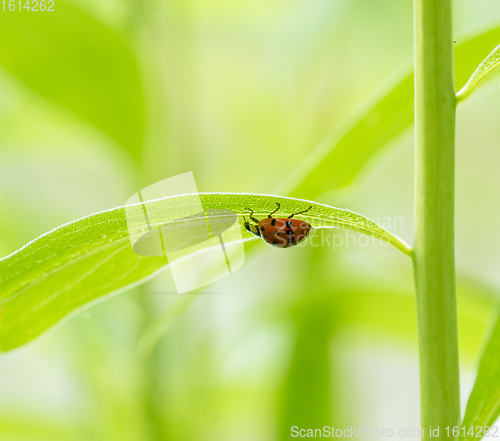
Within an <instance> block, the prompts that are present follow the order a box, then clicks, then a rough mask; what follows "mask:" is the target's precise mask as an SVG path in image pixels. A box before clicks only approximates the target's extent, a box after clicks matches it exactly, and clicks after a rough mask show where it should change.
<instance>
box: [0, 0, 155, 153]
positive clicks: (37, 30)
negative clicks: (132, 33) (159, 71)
mask: <svg viewBox="0 0 500 441" xmlns="http://www.w3.org/2000/svg"><path fill="white" fill-rule="evenodd" d="M23 4H24V3H23ZM17 7H18V3H16V8H17ZM0 64H1V65H2V66H3V67H4V68H5V69H6V70H7V71H8V72H10V73H11V74H12V75H14V76H15V77H17V78H18V79H19V80H21V81H22V82H23V83H24V84H25V85H26V86H28V87H29V88H30V89H32V90H33V91H35V92H36V93H38V94H40V95H41V96H43V97H44V98H46V99H47V100H49V101H51V102H53V103H56V104H58V105H61V106H63V107H65V108H66V109H69V110H70V111H72V112H74V113H76V114H77V115H79V116H80V117H81V118H83V119H84V120H85V121H87V122H88V123H90V124H92V125H94V126H95V127H97V128H99V129H100V130H102V131H103V132H105V133H106V134H107V135H109V136H110V137H111V138H113V139H114V140H115V141H117V142H118V143H119V144H120V145H121V146H122V147H123V148H124V149H126V150H127V151H128V152H129V153H130V154H131V155H132V156H133V157H134V158H135V159H138V158H140V156H141V147H142V141H143V136H144V127H145V114H144V111H145V105H144V95H143V91H142V85H141V79H140V75H139V68H138V65H137V61H136V59H135V57H134V55H133V53H132V51H131V49H130V47H129V46H128V45H127V43H126V41H125V40H124V39H123V38H122V37H121V36H120V35H119V34H118V33H117V32H116V31H115V30H113V29H111V28H109V27H108V26H106V25H104V24H103V23H101V22H99V21H97V20H96V19H94V18H92V17H91V16H89V15H87V14H86V13H85V12H83V11H82V10H80V9H78V8H77V7H75V6H73V5H71V4H69V3H67V2H65V1H63V0H60V1H56V4H55V5H54V12H47V11H45V12H32V11H30V12H27V11H25V10H23V11H22V12H19V11H15V12H12V11H8V12H2V13H0Z"/></svg>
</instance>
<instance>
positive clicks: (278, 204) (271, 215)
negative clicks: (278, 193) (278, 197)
mask: <svg viewBox="0 0 500 441" xmlns="http://www.w3.org/2000/svg"><path fill="white" fill-rule="evenodd" d="M276 205H277V206H278V208H276V210H274V211H272V212H271V213H269V216H267V217H269V218H271V217H273V214H274V213H276V212H277V211H278V210H279V209H280V207H281V205H280V203H279V202H276Z"/></svg>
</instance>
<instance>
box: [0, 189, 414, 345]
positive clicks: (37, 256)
mask: <svg viewBox="0 0 500 441" xmlns="http://www.w3.org/2000/svg"><path fill="white" fill-rule="evenodd" d="M199 198H201V203H202V204H203V207H204V209H205V210H207V211H208V210H218V209H224V210H230V211H232V212H234V213H236V214H239V215H242V214H248V211H247V210H246V208H245V207H250V208H251V209H253V210H254V211H255V213H254V215H256V216H258V215H267V214H268V213H270V212H271V211H272V210H273V209H274V208H275V207H276V203H277V202H279V203H280V204H281V210H280V212H279V213H276V216H279V215H280V214H282V215H283V216H286V215H288V214H291V213H295V212H298V211H302V210H304V209H306V208H308V207H309V206H312V208H311V210H309V211H308V212H307V216H303V217H304V218H305V219H307V221H308V222H309V223H310V224H311V225H312V226H313V227H316V228H345V229H349V230H353V231H357V232H360V233H364V234H366V235H369V236H372V237H375V238H378V239H380V240H383V241H386V242H388V243H390V244H391V245H393V246H394V247H395V248H397V249H399V250H400V251H402V252H403V253H405V254H407V255H409V254H410V252H411V248H410V247H409V246H408V245H407V244H406V243H405V242H403V241H402V240H401V239H399V238H398V237H397V236H394V235H393V234H391V233H389V232H388V231H387V230H385V229H383V228H382V227H380V226H378V225H377V224H375V223H374V222H372V221H370V220H369V219H367V218H365V217H363V216H361V215H359V214H356V213H353V212H351V211H349V210H342V209H339V208H334V207H330V206H328V205H323V204H318V203H314V202H310V201H305V200H300V199H292V198H285V197H279V196H271V195H256V194H245V193H201V194H198V193H196V194H187V195H179V196H171V197H167V198H163V199H156V200H153V201H148V202H144V203H139V204H135V205H129V206H127V208H125V207H119V208H115V209H112V210H109V211H105V212H101V213H97V214H94V215H91V216H88V217H85V218H82V219H79V220H77V221H74V222H70V223H68V224H65V225H63V226H61V227H58V228H56V229H54V230H52V231H50V232H49V233H46V234H45V235H42V236H40V237H39V238H38V239H35V240H34V241H32V242H30V243H29V244H27V245H26V246H25V247H23V248H21V249H20V250H18V251H16V252H15V253H13V254H11V255H9V256H7V257H5V258H4V259H2V260H0V313H1V315H2V318H1V322H0V349H2V350H3V351H7V350H9V349H13V348H15V347H18V346H20V345H22V344H24V343H27V342H29V341H30V340H32V339H34V338H35V337H37V336H38V335H40V334H41V333H42V332H43V331H44V330H46V329H47V328H49V327H50V326H52V325H53V324H54V323H56V322H58V321H59V320H61V319H62V318H63V317H65V316H66V315H68V314H69V313H70V312H72V311H74V310H75V309H77V308H79V307H81V306H83V305H85V304H87V303H89V302H92V301H94V300H96V299H98V298H100V297H102V296H104V295H106V294H109V293H113V292H114V293H116V292H118V291H120V290H123V289H126V288H130V287H131V286H134V285H135V284H138V283H141V282H143V281H145V280H146V279H147V278H148V277H151V276H152V275H154V274H155V273H156V272H158V271H160V270H161V269H162V268H164V267H165V266H166V265H167V264H168V263H169V262H168V261H167V258H166V257H162V256H161V255H160V256H159V257H155V256H147V257H144V256H141V255H138V254H135V253H134V252H133V250H132V246H131V242H130V238H129V233H128V232H129V230H128V229H127V226H129V227H131V228H135V229H140V231H144V232H145V233H147V231H148V230H147V229H146V228H144V227H143V223H141V222H143V221H142V219H144V218H143V217H142V218H141V219H140V217H141V216H144V214H143V209H144V210H146V211H147V213H148V216H149V219H152V218H154V219H155V222H157V223H154V224H153V223H152V224H151V225H154V226H158V224H164V223H166V222H169V221H172V220H175V219H179V218H181V217H184V215H183V214H181V213H185V212H186V207H190V206H193V207H197V206H198V204H199V200H200V199H199ZM130 207H134V209H133V210H131V209H130ZM131 211H132V213H133V216H137V219H136V218H134V217H133V216H131V214H130V213H131ZM160 220H161V221H160ZM241 230H243V236H242V234H241ZM231 232H232V233H231ZM179 234H187V235H189V234H190V233H189V232H186V233H183V232H182V231H181V230H180V232H179ZM242 237H246V238H248V239H250V238H255V236H252V235H250V233H247V232H246V230H245V229H244V228H242V226H241V225H240V226H239V228H232V229H229V230H228V232H226V233H225V237H224V243H225V246H226V247H229V246H231V245H232V244H235V243H237V242H241V241H242ZM207 250H210V248H203V247H202V246H200V249H199V250H197V252H198V251H199V252H205V251H207ZM280 252H284V251H281V250H280ZM170 264H175V261H172V262H170Z"/></svg>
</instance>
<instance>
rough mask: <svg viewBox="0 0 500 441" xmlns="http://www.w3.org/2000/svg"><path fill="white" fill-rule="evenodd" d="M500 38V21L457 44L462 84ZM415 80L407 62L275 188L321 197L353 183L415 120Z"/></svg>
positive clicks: (457, 72) (458, 77) (458, 80)
mask: <svg viewBox="0 0 500 441" xmlns="http://www.w3.org/2000/svg"><path fill="white" fill-rule="evenodd" d="M499 40H500V25H496V26H494V27H492V28H490V29H487V30H486V31H480V32H477V33H476V34H474V35H472V36H470V37H468V38H464V39H463V40H462V41H461V42H460V43H459V44H457V45H456V46H455V79H456V83H457V84H463V83H464V82H465V81H466V80H467V78H468V77H469V76H470V74H471V72H473V70H474V69H475V68H476V66H477V64H478V62H479V61H480V60H481V59H482V58H483V57H484V55H486V54H485V48H490V47H492V46H495V45H497V44H498V41H499ZM457 41H458V40H457ZM486 50H489V49H486ZM482 54H484V55H482ZM478 57H480V58H479V59H478ZM413 78H414V77H413V72H412V68H411V64H409V63H408V64H407V65H406V66H403V67H402V69H401V70H400V72H397V73H396V74H395V75H393V78H391V79H390V80H389V81H388V84H387V85H385V86H384V87H383V88H382V90H381V91H377V92H375V96H374V97H372V98H371V99H369V100H368V102H367V103H366V104H364V105H362V106H361V108H360V109H359V110H358V111H357V112H355V114H354V115H353V116H351V117H350V118H348V119H347V120H346V121H345V122H343V123H341V124H339V125H337V126H335V127H333V129H332V130H331V131H330V133H328V134H327V135H326V136H325V137H324V138H323V139H322V140H321V141H320V142H319V143H318V144H317V145H316V146H315V147H314V148H313V149H312V151H311V152H310V153H309V154H308V155H307V156H306V158H304V159H303V160H302V161H301V162H300V164H299V166H298V167H297V168H296V169H295V170H294V171H293V172H292V173H291V174H290V175H289V176H288V177H287V178H286V180H284V181H283V182H282V183H281V184H280V185H279V186H278V187H277V189H276V192H277V193H280V194H290V195H292V196H294V197H300V198H306V197H317V196H318V195H320V194H322V193H325V192H326V191H331V190H335V189H339V188H343V187H346V186H348V185H350V184H352V183H353V181H354V180H355V178H356V177H357V175H358V173H359V172H360V171H361V170H362V169H363V168H364V167H365V166H366V165H367V164H368V163H369V162H370V161H371V160H373V159H374V158H375V157H376V155H377V154H378V153H379V152H381V151H382V150H383V149H384V148H385V147H386V146H387V145H388V144H389V143H390V142H391V141H392V140H394V139H396V138H397V137H398V136H400V135H402V134H403V133H404V132H405V131H406V130H407V129H408V128H409V127H411V125H412V124H413V121H414V115H413V109H414V98H413V92H414V90H413Z"/></svg>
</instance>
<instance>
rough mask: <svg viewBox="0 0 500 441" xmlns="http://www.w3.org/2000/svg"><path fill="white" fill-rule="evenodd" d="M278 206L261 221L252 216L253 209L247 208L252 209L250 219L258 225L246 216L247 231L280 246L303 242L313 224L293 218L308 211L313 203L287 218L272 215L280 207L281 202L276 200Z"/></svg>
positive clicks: (290, 245) (287, 246) (286, 246)
mask: <svg viewBox="0 0 500 441" xmlns="http://www.w3.org/2000/svg"><path fill="white" fill-rule="evenodd" d="M276 205H277V206H278V208H276V210H274V211H273V212H272V213H269V216H267V218H264V219H261V220H260V221H259V220H258V219H256V218H255V217H252V215H253V210H250V209H249V208H247V210H248V211H250V212H251V213H250V215H249V217H250V220H252V221H254V222H255V223H256V224H257V225H252V224H251V223H250V222H248V221H247V220H246V219H245V217H243V219H245V223H244V224H243V225H244V226H245V228H246V229H247V231H249V232H250V233H252V234H254V235H255V236H257V237H261V238H262V239H264V242H267V243H268V244H269V245H272V246H274V247H278V248H289V247H293V246H294V245H297V244H299V243H300V242H302V241H303V240H304V239H305V238H306V237H307V235H308V234H309V232H310V231H311V225H309V224H308V223H307V222H306V221H303V220H300V219H293V217H294V216H295V215H296V214H302V213H306V212H307V211H309V210H310V209H311V208H312V205H311V206H310V207H309V208H308V209H307V210H304V211H299V212H298V213H293V214H291V215H290V216H288V217H287V218H286V219H283V218H279V217H278V218H276V217H272V215H273V214H274V213H276V212H277V211H278V210H279V209H280V204H279V202H276Z"/></svg>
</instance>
